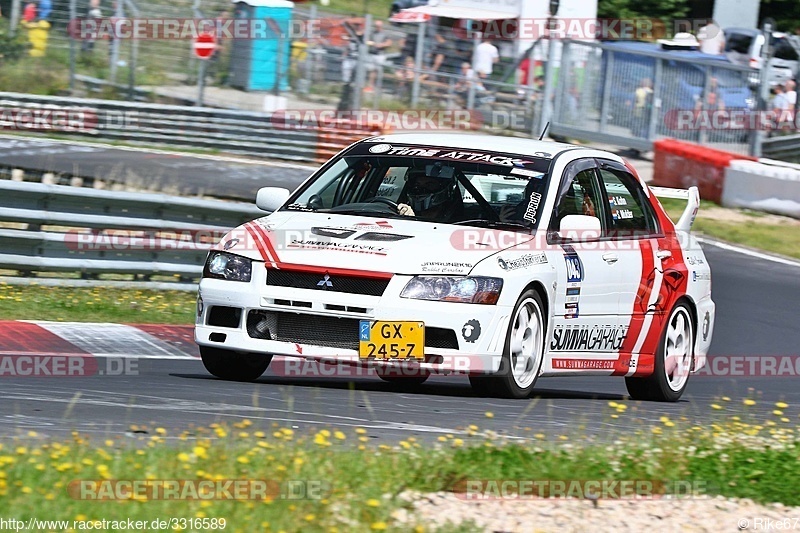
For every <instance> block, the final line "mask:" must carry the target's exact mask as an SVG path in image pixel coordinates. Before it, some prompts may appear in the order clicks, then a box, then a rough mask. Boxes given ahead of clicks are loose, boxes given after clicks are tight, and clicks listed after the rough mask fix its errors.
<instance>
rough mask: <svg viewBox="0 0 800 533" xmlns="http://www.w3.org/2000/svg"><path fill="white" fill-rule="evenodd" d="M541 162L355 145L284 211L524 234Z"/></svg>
mask: <svg viewBox="0 0 800 533" xmlns="http://www.w3.org/2000/svg"><path fill="white" fill-rule="evenodd" d="M549 164H550V154H544V153H540V154H539V156H538V157H521V156H515V155H509V154H502V153H495V152H476V151H466V150H458V149H454V148H438V147H430V146H425V147H416V146H414V147H410V146H403V147H401V146H392V145H389V144H385V143H360V144H358V145H356V146H354V147H353V148H352V149H350V150H349V151H348V152H347V153H346V154H344V155H342V156H340V157H339V158H338V159H336V160H335V161H333V162H332V163H330V164H329V165H327V166H326V167H325V168H324V169H323V170H322V171H321V172H320V173H319V174H318V175H317V176H316V177H315V179H313V180H311V181H310V182H309V183H307V184H306V185H305V186H304V187H302V188H301V189H300V190H298V191H297V192H296V193H295V194H293V195H292V197H291V198H290V199H289V202H288V203H287V205H286V207H285V208H284V209H287V210H302V211H318V212H326V213H338V214H346V215H368V214H371V215H380V216H385V217H394V218H410V219H414V220H421V221H425V222H436V223H447V224H459V225H466V226H478V227H493V228H500V229H511V230H525V231H528V230H531V229H533V228H535V227H536V225H537V223H538V221H539V218H540V217H539V207H540V206H541V205H543V195H544V193H545V190H546V186H547V169H548V167H549Z"/></svg>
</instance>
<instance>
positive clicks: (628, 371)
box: [195, 134, 715, 401]
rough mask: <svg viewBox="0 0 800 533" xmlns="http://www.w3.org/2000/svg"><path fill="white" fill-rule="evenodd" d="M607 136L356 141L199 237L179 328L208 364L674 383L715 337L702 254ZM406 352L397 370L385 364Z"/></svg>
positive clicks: (478, 382) (498, 389)
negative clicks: (256, 213)
mask: <svg viewBox="0 0 800 533" xmlns="http://www.w3.org/2000/svg"><path fill="white" fill-rule="evenodd" d="M665 193H666V191H660V192H654V190H651V189H650V188H649V187H648V186H647V185H646V184H645V183H644V182H643V181H642V180H641V179H639V178H638V177H637V175H636V173H635V171H634V170H633V169H632V168H631V167H630V166H629V165H628V164H627V163H626V162H625V161H624V160H623V159H622V158H620V157H619V156H618V155H616V154H613V153H610V152H605V151H602V150H597V149H593V148H583V147H578V146H572V145H568V144H561V143H554V142H546V141H535V140H529V139H515V138H508V137H492V136H486V135H483V136H481V135H465V134H462V135H456V134H450V135H442V134H428V135H424V134H398V135H385V136H381V137H372V138H368V139H365V140H363V141H360V142H357V143H355V144H353V145H351V146H350V147H349V148H347V149H345V150H344V151H343V152H341V153H340V154H338V155H336V156H334V158H333V159H331V160H330V161H328V162H327V163H325V164H324V165H323V166H322V167H321V168H320V170H318V171H317V172H316V173H314V174H313V175H312V176H311V177H309V179H308V180H306V181H305V182H304V183H303V184H302V185H301V186H300V187H299V188H298V189H297V190H296V191H294V192H289V191H288V190H286V189H280V188H275V187H267V188H264V189H261V190H260V191H259V193H258V197H257V200H256V203H257V205H258V206H259V207H260V208H261V209H263V210H265V211H267V212H271V214H270V215H268V216H264V217H262V218H259V219H257V220H254V221H252V222H249V223H247V224H244V225H243V226H241V227H239V228H236V229H234V230H232V231H231V232H230V233H229V234H228V235H226V236H225V237H224V238H223V239H222V241H220V243H219V244H218V245H216V246H215V247H214V249H213V250H212V251H211V252H210V253H209V255H208V258H207V261H206V263H205V267H204V271H203V279H202V280H201V282H200V288H199V293H198V300H197V301H198V305H197V316H196V324H195V340H196V342H197V343H198V344H199V345H200V353H201V356H202V360H203V364H204V365H205V367H206V369H207V370H208V371H209V372H210V373H211V374H213V375H215V376H217V377H220V378H223V379H229V380H239V381H252V380H255V379H257V378H258V377H259V376H260V375H261V374H262V373H263V372H264V371H265V370H266V369H267V367H268V366H269V365H270V362H271V360H272V357H273V355H281V356H286V357H288V358H292V360H295V361H296V360H298V358H299V360H317V361H328V362H332V363H340V364H345V365H357V366H372V367H373V368H377V369H379V371H378V375H379V376H380V377H381V378H383V379H385V380H386V381H393V382H395V383H399V384H407V385H411V384H415V385H416V384H419V383H422V382H423V381H425V379H426V378H427V377H428V376H429V374H430V373H431V372H437V373H438V372H442V373H452V372H462V373H468V374H469V379H470V382H471V384H472V386H473V387H474V388H475V389H476V390H477V391H478V392H479V393H481V394H485V395H500V396H506V397H512V398H524V397H527V396H529V395H530V394H531V392H532V390H533V387H534V385H535V384H536V382H537V379H538V378H539V377H540V376H541V377H545V376H581V375H593V376H598V377H599V376H618V377H624V378H625V382H626V385H627V388H628V392H629V393H630V395H631V396H632V397H633V398H635V399H649V400H661V401H676V400H677V399H678V398H680V396H681V394H682V393H683V391H684V390H685V388H686V384H687V382H688V379H689V375H690V373H691V372H695V371H697V370H699V369H700V368H702V367H703V366H704V364H705V356H706V354H707V351H708V348H709V345H710V343H711V337H712V331H713V325H714V312H715V306H714V302H713V301H712V300H711V271H710V268H709V265H708V262H707V261H706V259H705V257H704V255H703V251H702V249H701V248H700V246H699V244H698V242H697V241H696V240H695V239H694V237H692V236H691V235H690V233H689V229H690V227H691V225H692V223H693V221H694V216H695V214H696V213H697V209H698V206H699V202H700V198H699V194H698V192H697V188H696V187H692V188H691V189H689V191H682V192H675V191H674V190H673V192H672V193H666V194H674V195H675V196H681V197H682V198H684V199H685V200H686V201H687V206H686V209H685V210H684V213H683V215H682V216H681V218H680V220H678V222H677V223H673V222H672V221H671V220H670V218H669V217H668V216H667V214H666V212H665V211H664V209H663V208H662V207H661V204H660V203H659V202H658V201H657V200H656V196H655V194H665ZM400 368H402V369H403V370H401V371H398V372H397V373H393V372H395V370H397V369H400Z"/></svg>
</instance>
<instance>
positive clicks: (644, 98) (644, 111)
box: [631, 78, 653, 138]
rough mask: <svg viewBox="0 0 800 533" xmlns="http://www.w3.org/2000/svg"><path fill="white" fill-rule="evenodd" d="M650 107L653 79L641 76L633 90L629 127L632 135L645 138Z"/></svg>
mask: <svg viewBox="0 0 800 533" xmlns="http://www.w3.org/2000/svg"><path fill="white" fill-rule="evenodd" d="M652 108H653V81H652V80H651V79H650V78H643V79H642V81H641V82H640V83H639V87H638V88H637V89H636V91H635V92H634V105H633V127H632V128H631V133H632V134H633V135H634V136H636V137H643V138H647V133H648V132H647V130H648V126H649V125H650V111H651V110H652Z"/></svg>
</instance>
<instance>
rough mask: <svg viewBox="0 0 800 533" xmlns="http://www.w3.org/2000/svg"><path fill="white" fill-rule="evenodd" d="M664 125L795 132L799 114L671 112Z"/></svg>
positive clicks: (785, 111) (799, 126)
mask: <svg viewBox="0 0 800 533" xmlns="http://www.w3.org/2000/svg"><path fill="white" fill-rule="evenodd" d="M664 124H665V125H666V126H667V127H668V128H670V129H672V130H676V131H700V130H702V131H753V130H758V131H779V130H784V131H787V130H788V131H797V130H799V129H800V114H795V113H794V111H793V110H791V109H783V110H777V111H775V110H772V111H752V110H750V109H699V110H697V109H670V110H669V111H667V113H666V114H665V115H664Z"/></svg>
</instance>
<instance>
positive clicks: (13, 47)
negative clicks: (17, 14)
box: [0, 28, 29, 66]
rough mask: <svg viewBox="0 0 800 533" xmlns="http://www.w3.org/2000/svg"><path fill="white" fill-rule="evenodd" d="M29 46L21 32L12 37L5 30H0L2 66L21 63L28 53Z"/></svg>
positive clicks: (0, 58) (0, 63)
mask: <svg viewBox="0 0 800 533" xmlns="http://www.w3.org/2000/svg"><path fill="white" fill-rule="evenodd" d="M28 46H29V44H28V42H27V41H26V40H25V38H24V37H23V36H22V35H21V32H18V33H17V35H15V36H13V37H12V36H11V35H9V34H8V31H7V30H6V29H5V28H2V29H0V66H2V65H5V64H8V63H14V62H15V61H19V59H20V58H21V57H22V56H23V55H24V54H26V53H27V52H28Z"/></svg>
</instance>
